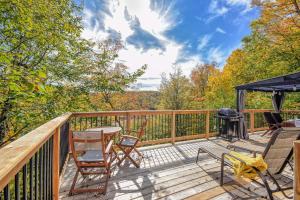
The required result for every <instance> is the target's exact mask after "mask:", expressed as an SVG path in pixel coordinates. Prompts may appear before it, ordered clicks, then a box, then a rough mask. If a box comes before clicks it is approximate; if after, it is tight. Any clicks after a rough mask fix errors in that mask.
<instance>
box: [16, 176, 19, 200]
mask: <svg viewBox="0 0 300 200" xmlns="http://www.w3.org/2000/svg"><path fill="white" fill-rule="evenodd" d="M15 199H16V200H19V199H20V179H19V173H17V174H16V175H15Z"/></svg>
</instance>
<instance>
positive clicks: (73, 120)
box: [0, 109, 300, 199]
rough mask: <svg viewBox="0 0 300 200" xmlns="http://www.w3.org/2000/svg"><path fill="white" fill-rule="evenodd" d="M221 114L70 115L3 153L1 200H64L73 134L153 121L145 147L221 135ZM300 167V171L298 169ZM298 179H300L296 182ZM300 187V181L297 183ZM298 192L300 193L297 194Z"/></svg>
mask: <svg viewBox="0 0 300 200" xmlns="http://www.w3.org/2000/svg"><path fill="white" fill-rule="evenodd" d="M265 111H270V110H253V109H252V110H245V111H244V113H245V121H246V124H247V127H248V130H249V131H250V132H255V131H259V130H264V129H266V128H267V124H266V123H265V122H264V118H263V112H265ZM216 112H217V111H216V110H157V111H148V110H147V111H109V112H88V113H67V114H65V115H62V116H60V117H57V118H55V119H53V120H51V121H49V122H47V123H46V124H44V125H42V126H40V127H39V128H37V129H35V130H33V131H31V132H30V133H28V134H26V135H25V136H23V137H21V138H19V139H18V140H16V141H14V142H12V143H10V144H8V145H7V146H5V147H3V148H2V149H0V199H10V198H12V199H18V198H22V199H26V198H25V197H27V198H28V199H33V198H34V199H58V192H59V177H60V174H61V173H62V169H63V166H64V164H65V161H66V160H67V156H68V152H69V147H68V140H67V138H68V137H67V136H68V132H69V129H72V130H85V129H87V128H92V127H99V126H121V127H122V132H123V133H125V131H126V130H132V129H137V128H138V127H139V126H140V124H141V123H142V120H143V118H144V117H146V118H147V119H148V124H147V127H146V131H145V135H144V136H143V138H142V142H141V144H140V145H151V144H158V143H175V142H176V141H183V140H191V139H199V138H209V137H212V136H215V135H216V134H217V130H218V126H219V125H218V121H217V119H216V118H215V115H216ZM282 116H283V118H284V120H287V119H293V118H300V111H292V110H288V111H283V112H282ZM299 152H300V145H299V143H295V156H297V157H295V166H296V167H295V178H296V177H297V178H299V174H300V169H299V168H300V166H299V162H300V161H299V158H298V156H299V154H300V153H299ZM298 166H299V167H298ZM295 180H298V179H295ZM295 185H296V186H295V188H298V190H300V189H299V188H300V187H299V185H300V184H299V181H298V182H297V181H295ZM295 194H299V191H298V193H296V191H295Z"/></svg>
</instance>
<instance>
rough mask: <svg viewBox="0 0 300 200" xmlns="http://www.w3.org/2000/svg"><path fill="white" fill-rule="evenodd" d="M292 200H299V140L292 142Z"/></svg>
mask: <svg viewBox="0 0 300 200" xmlns="http://www.w3.org/2000/svg"><path fill="white" fill-rule="evenodd" d="M294 162H295V163H294V200H300V141H295V142H294Z"/></svg>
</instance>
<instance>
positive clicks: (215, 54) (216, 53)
mask: <svg viewBox="0 0 300 200" xmlns="http://www.w3.org/2000/svg"><path fill="white" fill-rule="evenodd" d="M208 60H209V61H210V62H217V63H218V64H223V62H224V60H225V55H224V52H223V51H222V50H221V49H220V47H213V48H210V49H209V50H208Z"/></svg>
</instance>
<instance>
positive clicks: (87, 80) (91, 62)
mask: <svg viewBox="0 0 300 200" xmlns="http://www.w3.org/2000/svg"><path fill="white" fill-rule="evenodd" d="M95 45H96V48H92V49H90V52H89V54H86V55H87V57H86V56H84V57H83V58H81V60H82V61H84V62H81V63H83V65H84V66H85V67H86V68H87V70H85V73H84V74H83V75H82V80H84V82H83V85H84V87H85V90H86V91H87V93H100V94H101V95H102V96H103V99H104V102H105V103H107V104H109V106H110V109H112V110H115V105H114V104H113V101H112V97H113V95H114V94H115V93H123V92H124V91H125V89H126V88H128V87H129V85H130V84H131V83H133V82H135V81H136V79H137V78H138V77H139V76H141V75H142V74H143V73H144V71H145V70H146V67H147V66H146V65H144V66H142V67H141V68H139V69H138V70H137V71H135V72H133V73H129V72H128V71H127V69H128V67H127V66H125V65H124V64H122V63H118V62H116V59H117V57H118V52H119V50H120V49H121V48H123V45H122V43H121V41H120V40H105V41H101V42H97V43H96V44H95ZM94 49H96V50H94ZM94 109H97V107H94Z"/></svg>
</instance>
